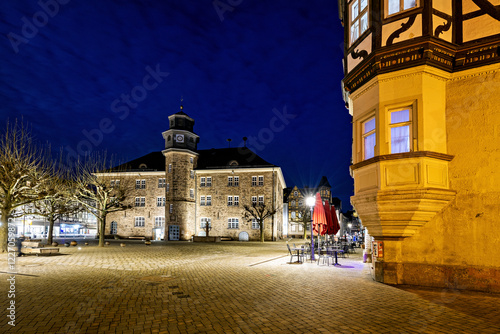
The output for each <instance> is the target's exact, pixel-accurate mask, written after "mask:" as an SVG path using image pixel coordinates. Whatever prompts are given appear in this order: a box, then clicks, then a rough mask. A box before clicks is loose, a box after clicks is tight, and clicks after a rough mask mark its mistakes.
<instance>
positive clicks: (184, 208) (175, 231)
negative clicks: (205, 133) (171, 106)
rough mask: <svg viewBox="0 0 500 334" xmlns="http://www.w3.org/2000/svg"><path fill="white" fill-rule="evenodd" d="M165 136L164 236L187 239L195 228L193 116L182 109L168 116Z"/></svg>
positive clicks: (196, 139) (195, 146)
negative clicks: (167, 127) (168, 126)
mask: <svg viewBox="0 0 500 334" xmlns="http://www.w3.org/2000/svg"><path fill="white" fill-rule="evenodd" d="M168 121H169V125H170V128H169V130H167V131H165V132H163V134H162V135H163V138H164V139H165V149H164V150H163V155H164V156H165V173H166V177H165V182H166V189H165V199H166V203H165V223H166V226H165V229H166V231H165V234H166V236H167V238H168V239H167V240H189V239H190V238H191V235H193V234H194V228H195V198H194V189H195V177H194V169H195V167H196V164H197V160H198V153H196V148H197V144H198V142H199V139H200V137H199V136H198V135H196V134H195V133H194V132H193V127H194V120H193V119H192V118H191V117H189V116H188V115H187V114H186V113H184V111H183V107H182V106H181V110H180V111H179V112H178V113H176V114H173V115H171V116H169V117H168Z"/></svg>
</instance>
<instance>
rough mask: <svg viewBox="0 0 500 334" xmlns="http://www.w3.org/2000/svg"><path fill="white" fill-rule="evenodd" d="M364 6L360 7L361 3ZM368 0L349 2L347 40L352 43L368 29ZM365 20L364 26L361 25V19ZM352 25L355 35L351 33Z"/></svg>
mask: <svg viewBox="0 0 500 334" xmlns="http://www.w3.org/2000/svg"><path fill="white" fill-rule="evenodd" d="M362 4H365V7H363V8H361V5H362ZM368 8H369V1H368V0H354V1H353V2H351V3H350V4H349V41H350V44H349V45H352V44H353V43H354V42H356V41H357V40H358V39H359V37H361V35H362V34H363V33H364V32H365V31H366V30H368V26H369V22H368V20H369V10H368ZM362 19H363V20H366V26H364V27H363V26H361V21H362ZM353 27H355V30H356V35H353Z"/></svg>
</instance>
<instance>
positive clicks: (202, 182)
mask: <svg viewBox="0 0 500 334" xmlns="http://www.w3.org/2000/svg"><path fill="white" fill-rule="evenodd" d="M205 185H206V178H204V177H200V187H205Z"/></svg>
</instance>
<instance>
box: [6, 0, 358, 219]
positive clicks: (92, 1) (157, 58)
mask: <svg viewBox="0 0 500 334" xmlns="http://www.w3.org/2000/svg"><path fill="white" fill-rule="evenodd" d="M45 2H46V3H47V4H50V5H48V6H46V10H45V11H44V10H43V9H42V7H41V6H40V4H38V3H37V1H36V0H32V1H27V0H3V1H2V2H1V3H0V15H1V16H0V28H1V32H2V46H1V50H0V52H1V54H0V56H1V58H0V110H1V119H0V122H2V124H5V122H6V121H7V119H10V120H13V119H16V118H21V117H22V118H23V119H24V121H25V122H26V123H29V124H31V125H32V127H33V132H34V134H35V136H36V138H37V139H38V140H40V141H42V142H50V143H51V145H52V147H53V149H59V148H63V149H64V151H65V152H66V153H69V152H74V153H72V154H73V155H74V156H76V155H77V154H80V155H83V154H85V152H88V151H104V150H106V151H107V152H109V153H113V154H115V155H116V156H117V157H118V159H119V160H120V161H128V160H132V159H135V158H137V157H139V156H142V155H144V154H147V153H149V152H151V151H160V150H162V149H163V145H164V142H163V139H162V136H161V133H162V132H163V131H165V130H167V129H168V119H167V117H168V116H169V115H171V114H173V113H176V112H177V111H179V106H180V99H181V97H183V98H184V101H183V105H184V112H186V113H187V114H188V115H189V116H191V117H192V118H194V119H195V122H196V124H195V132H196V133H197V134H198V135H199V136H200V143H199V146H198V148H200V149H208V148H222V147H227V146H228V143H227V141H226V139H227V138H231V139H232V142H231V146H232V147H235V146H237V145H241V144H242V137H244V136H246V137H248V138H255V139H254V140H255V141H256V143H257V144H255V143H254V144H252V142H249V143H248V147H250V148H251V149H253V150H254V151H256V153H258V154H259V155H260V156H262V157H263V158H264V159H266V160H267V161H269V162H271V163H274V164H276V165H279V166H281V167H282V170H283V173H284V175H285V180H286V182H287V185H288V186H293V185H298V186H299V187H302V186H306V185H309V186H315V185H317V183H318V182H319V181H320V179H321V176H322V175H325V176H327V177H328V180H329V181H330V183H331V185H332V187H333V188H332V192H333V195H334V196H335V197H339V198H341V199H342V201H343V208H344V210H345V209H349V208H350V204H349V196H350V195H351V194H352V188H353V183H352V179H351V177H350V176H349V169H348V166H349V164H350V158H351V124H350V121H351V119H350V116H349V114H348V111H347V110H346V109H345V107H344V103H343V101H342V97H341V90H340V81H341V79H342V77H343V70H342V63H341V59H342V38H343V36H342V34H343V33H342V32H343V30H342V26H341V24H340V20H339V19H338V12H337V1H331V0H315V1H303V0H297V1H295V0H273V1H256V0H220V1H216V2H214V1H212V0H206V1H205V0H204V1H201V0H200V1H185V0H163V1H147V0H146V1H145V0H142V1H139V0H122V1H118V0H106V1H103V0H87V1H77V0H58V1H56V0H42V1H41V3H45ZM214 3H215V4H218V8H219V9H218V10H216V8H215V7H214ZM54 4H57V6H55V5H54ZM224 5H225V6H226V7H225V8H224V7H223V6H224ZM47 12H49V13H47ZM154 71H159V72H161V75H160V76H157V78H158V80H154V78H153V77H152V76H151V75H150V72H154ZM167 72H168V73H169V74H168V75H166V74H165V73H167ZM144 80H145V81H144ZM146 88H147V89H146ZM127 95H128V96H132V97H130V100H129V101H128V102H127V101H126V99H127V97H126V96H127ZM134 99H135V101H134ZM127 103H128V104H127ZM273 110H274V111H273ZM278 112H279V113H280V114H282V115H283V114H284V113H285V114H288V115H290V116H289V117H288V118H286V121H285V122H284V123H283V121H282V120H281V119H280V118H279V117H278V116H276V115H277V113H278ZM292 115H293V118H292ZM285 123H286V124H285ZM100 126H101V127H102V129H101V130H97V129H99V127H100ZM103 130H104V131H103ZM86 134H87V135H86ZM89 136H90V137H91V138H92V140H89V139H88V137H89Z"/></svg>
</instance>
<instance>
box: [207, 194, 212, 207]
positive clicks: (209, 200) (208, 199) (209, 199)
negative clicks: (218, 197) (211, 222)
mask: <svg viewBox="0 0 500 334" xmlns="http://www.w3.org/2000/svg"><path fill="white" fill-rule="evenodd" d="M211 205H212V196H207V206H211Z"/></svg>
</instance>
